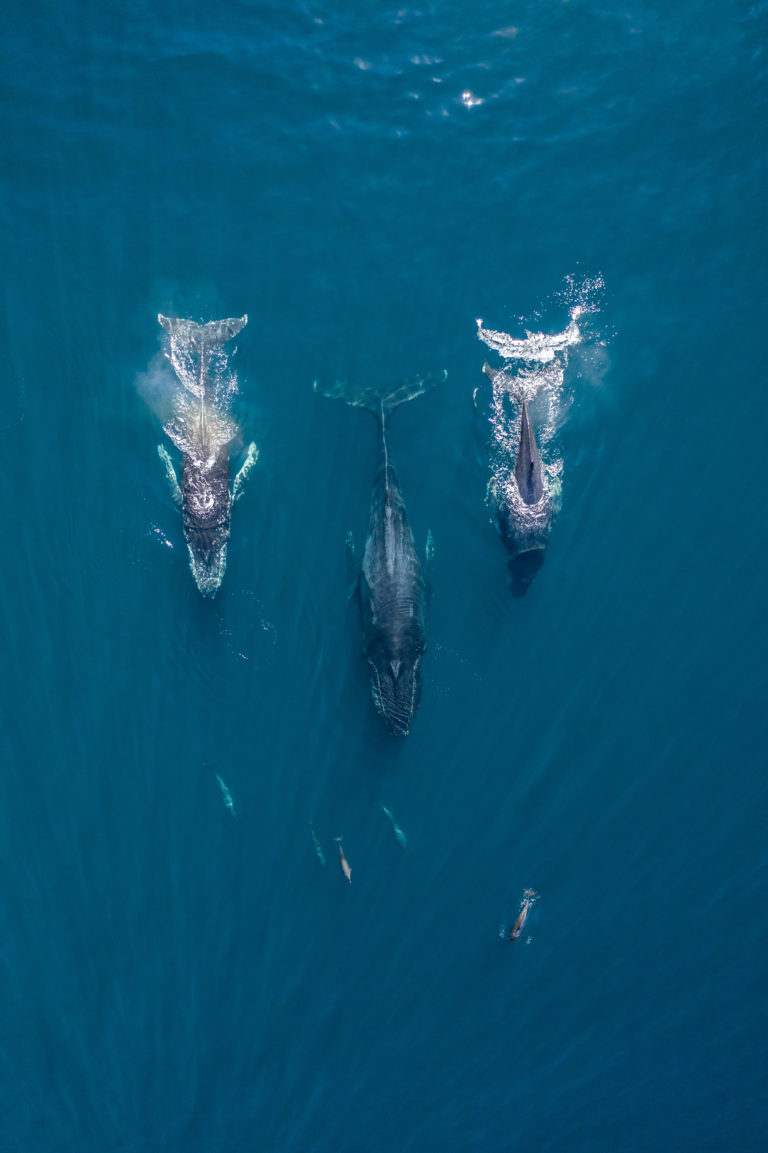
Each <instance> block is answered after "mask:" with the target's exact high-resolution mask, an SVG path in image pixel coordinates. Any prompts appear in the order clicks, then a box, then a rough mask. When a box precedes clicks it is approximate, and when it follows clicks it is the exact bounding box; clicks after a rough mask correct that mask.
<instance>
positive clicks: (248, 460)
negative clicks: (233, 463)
mask: <svg viewBox="0 0 768 1153" xmlns="http://www.w3.org/2000/svg"><path fill="white" fill-rule="evenodd" d="M258 459H259V450H258V448H257V447H256V444H255V443H254V441H251V443H250V444H249V445H248V452H247V453H246V457H245V460H244V461H243V463H242V464H241V465H240V468H239V469H238V472H237V475H236V476H235V479H234V481H233V483H232V504H234V503H235V501H236V500H237V499H238V497H240V496H242V493H243V485H244V484H245V482H246V479H247V477H248V473H249V472H250V471H251V469H252V468H253V466H254V465H255V463H256V461H257V460H258Z"/></svg>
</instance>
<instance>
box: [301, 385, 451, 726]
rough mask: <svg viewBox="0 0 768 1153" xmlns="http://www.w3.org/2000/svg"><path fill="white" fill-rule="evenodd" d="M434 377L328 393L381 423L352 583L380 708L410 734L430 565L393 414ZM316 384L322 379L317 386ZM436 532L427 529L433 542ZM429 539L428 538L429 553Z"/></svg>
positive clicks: (424, 647) (424, 643)
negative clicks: (397, 460)
mask: <svg viewBox="0 0 768 1153" xmlns="http://www.w3.org/2000/svg"><path fill="white" fill-rule="evenodd" d="M432 383H434V381H433V378H431V377H422V378H419V379H418V380H415V381H410V382H406V383H405V384H401V385H399V386H397V387H396V388H394V389H392V390H391V391H389V392H387V393H384V394H379V393H376V392H374V391H373V390H364V391H363V392H358V393H356V394H353V393H350V392H349V391H348V390H346V391H345V386H343V385H337V386H336V388H335V389H332V390H328V391H326V395H331V396H340V397H341V398H342V399H344V400H346V401H347V403H348V404H354V405H358V406H360V407H363V408H367V409H368V410H369V411H370V412H372V413H373V415H374V416H375V417H376V420H377V422H378V427H379V467H378V470H377V473H376V478H375V481H374V485H373V490H372V493H371V511H370V518H369V523H368V536H367V538H366V542H365V549H364V553H363V560H362V565H361V568H360V572H359V574H358V575H357V578H356V581H355V584H356V588H357V592H358V596H359V601H360V611H361V616H362V622H363V634H364V643H363V655H364V656H365V658H366V660H367V661H368V665H369V668H370V674H371V695H372V697H373V703H374V706H375V708H376V711H377V712H378V713H379V714H380V716H381V717H382V719H383V720H384V722H385V724H386V726H387V728H388V729H389V731H390V732H391V733H392V734H393V735H394V736H406V735H407V734H408V732H409V730H410V726H411V722H412V720H413V718H414V716H415V713H416V710H417V709H418V707H419V702H420V700H421V662H422V658H423V656H424V653H425V652H426V650H427V640H426V629H425V605H426V593H427V581H426V576H425V565H424V563H422V559H421V557H420V556H419V553H418V550H417V549H416V545H415V542H414V539H413V533H412V531H411V526H410V524H409V523H408V514H407V511H406V507H405V501H404V499H403V494H402V491H401V489H400V483H399V481H398V478H397V473H396V472H395V468H394V465H393V464H392V461H391V458H390V455H389V447H388V444H387V423H388V418H389V414H390V413H391V412H392V410H393V409H394V408H396V407H397V405H399V404H402V403H404V402H405V401H408V400H412V399H413V398H414V397H416V396H420V395H421V393H422V392H424V391H425V389H426V388H428V387H429V386H430V385H431V384H432ZM315 387H317V385H316V386H315ZM430 540H431V537H428V542H429V541H430ZM429 552H430V545H429V543H428V546H427V558H426V559H427V561H428V560H429Z"/></svg>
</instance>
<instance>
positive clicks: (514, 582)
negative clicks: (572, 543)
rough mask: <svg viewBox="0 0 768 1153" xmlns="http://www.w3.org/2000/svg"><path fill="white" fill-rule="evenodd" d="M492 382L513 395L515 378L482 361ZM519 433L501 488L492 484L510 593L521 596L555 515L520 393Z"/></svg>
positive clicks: (537, 563)
mask: <svg viewBox="0 0 768 1153" xmlns="http://www.w3.org/2000/svg"><path fill="white" fill-rule="evenodd" d="M483 372H484V373H485V374H486V376H488V377H489V379H490V380H491V382H492V383H493V384H494V385H496V384H501V385H502V386H503V387H504V388H505V389H506V390H507V391H508V392H510V393H511V394H512V395H514V379H513V378H512V377H510V376H508V375H507V374H506V373H503V372H497V371H496V370H494V369H492V368H491V367H490V365H488V364H484V365H483ZM519 404H520V436H519V439H518V444H517V452H516V454H515V466H514V469H513V470H512V472H511V474H510V476H509V477H508V478H507V481H506V484H505V485H504V486H503V488H500V486H499V485H498V483H497V484H495V485H494V486H493V488H492V492H493V497H494V505H495V513H496V524H497V525H498V529H499V533H500V534H501V539H502V540H503V542H504V546H505V548H506V550H507V552H508V553H509V561H508V568H509V575H510V583H511V587H512V593H513V595H514V596H516V597H521V596H524V595H525V593H526V592H527V591H528V589H529V588H530V586H531V583H532V581H533V580H534V578H535V576H536V574H537V573H538V572H539V570H540V569H541V567H542V565H543V564H544V554H545V550H546V547H547V543H548V541H549V532H550V529H551V527H552V521H553V519H554V516H553V513H554V510H553V507H552V502H551V500H550V497H549V493H548V492H547V488H546V485H545V484H544V469H543V465H542V462H541V453H540V452H539V446H538V444H537V443H536V434H535V433H534V430H533V425H532V423H531V415H530V413H529V411H528V402H527V401H526V399H525V397H524V396H522V395H520V397H519Z"/></svg>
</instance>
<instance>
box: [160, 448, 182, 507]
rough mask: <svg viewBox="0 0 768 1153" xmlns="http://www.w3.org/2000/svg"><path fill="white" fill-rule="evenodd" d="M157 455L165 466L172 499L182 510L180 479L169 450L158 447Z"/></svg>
mask: <svg viewBox="0 0 768 1153" xmlns="http://www.w3.org/2000/svg"><path fill="white" fill-rule="evenodd" d="M157 455H158V456H159V457H160V459H161V461H162V462H163V464H164V465H165V475H166V477H167V479H168V487H169V488H170V490H171V499H172V500H174V501H175V502H176V504H177V505H178V506H179V508H181V489H180V487H179V481H178V477H177V476H176V469H175V468H174V467H173V461H172V460H171V457H170V454H169V452H168V449H167V448H166V447H165V445H163V444H159V445H158V446H157Z"/></svg>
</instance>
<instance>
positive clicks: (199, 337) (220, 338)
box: [157, 312, 248, 348]
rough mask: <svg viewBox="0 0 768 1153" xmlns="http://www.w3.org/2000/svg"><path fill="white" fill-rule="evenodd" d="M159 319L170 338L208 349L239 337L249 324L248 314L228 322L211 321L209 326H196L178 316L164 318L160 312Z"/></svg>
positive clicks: (235, 317)
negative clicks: (176, 338) (178, 338)
mask: <svg viewBox="0 0 768 1153" xmlns="http://www.w3.org/2000/svg"><path fill="white" fill-rule="evenodd" d="M157 319H158V322H159V323H160V324H161V325H162V326H163V328H164V329H165V331H166V332H167V333H168V335H169V336H171V337H173V336H175V337H180V338H181V339H182V340H188V341H189V343H190V344H193V345H197V346H199V347H203V346H205V347H208V348H210V347H212V346H213V345H216V344H225V343H226V342H227V341H228V340H231V339H232V337H233V336H237V334H238V332H240V331H241V330H242V329H243V328H245V326H246V324H247V323H248V315H247V313H246V314H245V315H244V316H233V317H229V318H228V319H226V320H209V321H208V323H207V324H196V323H195V321H194V320H186V319H184V318H182V317H177V316H163V314H162V312H158V314H157Z"/></svg>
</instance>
